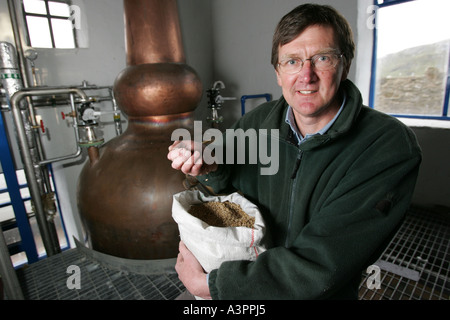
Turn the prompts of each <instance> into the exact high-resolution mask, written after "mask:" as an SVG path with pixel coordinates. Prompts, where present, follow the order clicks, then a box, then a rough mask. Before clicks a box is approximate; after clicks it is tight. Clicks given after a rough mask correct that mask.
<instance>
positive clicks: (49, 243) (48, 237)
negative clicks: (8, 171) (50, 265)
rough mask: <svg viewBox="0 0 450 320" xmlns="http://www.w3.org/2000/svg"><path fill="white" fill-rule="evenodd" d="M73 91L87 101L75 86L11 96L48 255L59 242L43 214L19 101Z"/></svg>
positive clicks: (12, 108) (31, 192)
mask: <svg viewBox="0 0 450 320" xmlns="http://www.w3.org/2000/svg"><path fill="white" fill-rule="evenodd" d="M70 93H74V94H77V95H79V96H80V97H81V98H82V99H83V100H85V101H87V100H88V97H87V95H86V94H85V93H84V92H83V91H82V90H81V89H77V88H67V89H57V90H29V91H28V90H27V91H18V92H16V93H14V95H13V96H12V97H11V111H12V115H13V118H14V123H15V126H16V130H17V136H18V142H19V149H20V154H21V156H22V161H23V164H24V171H25V176H26V178H27V182H28V188H29V190H30V195H31V198H32V200H33V203H34V206H35V210H36V220H37V222H38V226H39V230H40V232H41V237H42V241H43V244H44V247H45V250H46V253H47V255H48V256H52V255H54V254H56V253H58V252H59V251H60V247H59V243H54V242H55V241H53V240H54V239H53V237H52V230H50V227H49V223H48V221H47V217H46V214H45V210H44V206H43V202H42V198H41V192H40V188H39V185H38V182H37V180H36V177H35V174H34V172H35V164H34V163H33V160H32V156H31V154H30V150H29V145H28V139H27V136H26V132H25V128H24V126H23V122H22V113H21V110H20V105H19V102H20V101H21V100H22V99H23V98H25V97H29V96H42V95H52V94H70ZM36 165H38V164H36Z"/></svg>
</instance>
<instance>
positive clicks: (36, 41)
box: [27, 16, 52, 48]
mask: <svg viewBox="0 0 450 320" xmlns="http://www.w3.org/2000/svg"><path fill="white" fill-rule="evenodd" d="M27 24H28V35H29V36H30V42H31V46H32V47H35V48H52V40H51V37H50V29H49V26H48V20H47V18H40V17H30V16H28V17H27Z"/></svg>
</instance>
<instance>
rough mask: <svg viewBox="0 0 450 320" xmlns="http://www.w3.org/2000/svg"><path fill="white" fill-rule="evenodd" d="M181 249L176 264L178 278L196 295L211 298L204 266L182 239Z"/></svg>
mask: <svg viewBox="0 0 450 320" xmlns="http://www.w3.org/2000/svg"><path fill="white" fill-rule="evenodd" d="M179 250H180V253H179V254H178V257H177V264H176V265H175V270H176V271H177V273H178V278H179V279H180V280H181V282H183V284H184V286H185V287H186V289H187V290H188V291H189V292H190V293H191V294H193V295H194V296H197V297H200V298H203V299H211V294H210V292H209V287H208V283H207V281H206V273H205V271H204V270H203V268H202V266H201V265H200V263H199V262H198V260H197V259H196V258H195V256H194V255H193V254H192V252H190V251H189V249H188V248H187V247H186V245H185V244H184V243H183V242H182V241H180V245H179Z"/></svg>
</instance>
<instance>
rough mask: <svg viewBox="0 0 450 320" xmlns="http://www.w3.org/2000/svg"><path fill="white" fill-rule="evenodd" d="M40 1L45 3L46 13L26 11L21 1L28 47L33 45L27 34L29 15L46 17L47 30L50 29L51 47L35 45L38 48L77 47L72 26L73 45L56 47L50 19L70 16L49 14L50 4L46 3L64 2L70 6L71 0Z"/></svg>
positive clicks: (75, 35)
mask: <svg viewBox="0 0 450 320" xmlns="http://www.w3.org/2000/svg"><path fill="white" fill-rule="evenodd" d="M41 1H43V2H44V3H45V9H46V14H42V13H32V12H26V11H25V5H24V3H23V1H22V13H23V17H24V23H25V27H26V30H27V44H28V45H29V46H30V47H33V46H32V45H31V39H30V34H29V29H28V21H27V17H28V16H30V17H39V18H45V19H47V23H48V27H49V30H50V39H51V43H52V46H51V48H44V47H36V48H40V49H63V50H64V49H66V50H67V49H68V50H71V49H77V48H79V46H78V41H77V34H76V32H75V30H74V28H72V35H73V41H74V47H73V48H59V47H56V45H55V36H54V31H53V26H52V21H51V20H52V19H59V20H68V19H69V18H70V16H69V17H64V16H57V15H52V14H50V6H49V4H48V3H49V2H58V3H64V4H67V5H68V6H71V5H72V1H70V0H41ZM33 48H35V47H33Z"/></svg>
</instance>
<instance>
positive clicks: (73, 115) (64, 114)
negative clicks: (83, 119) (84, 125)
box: [61, 111, 77, 120]
mask: <svg viewBox="0 0 450 320" xmlns="http://www.w3.org/2000/svg"><path fill="white" fill-rule="evenodd" d="M76 116H77V115H76V113H75V111H72V112H69V113H64V112H61V118H62V119H63V120H66V117H72V118H75V117H76Z"/></svg>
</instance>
